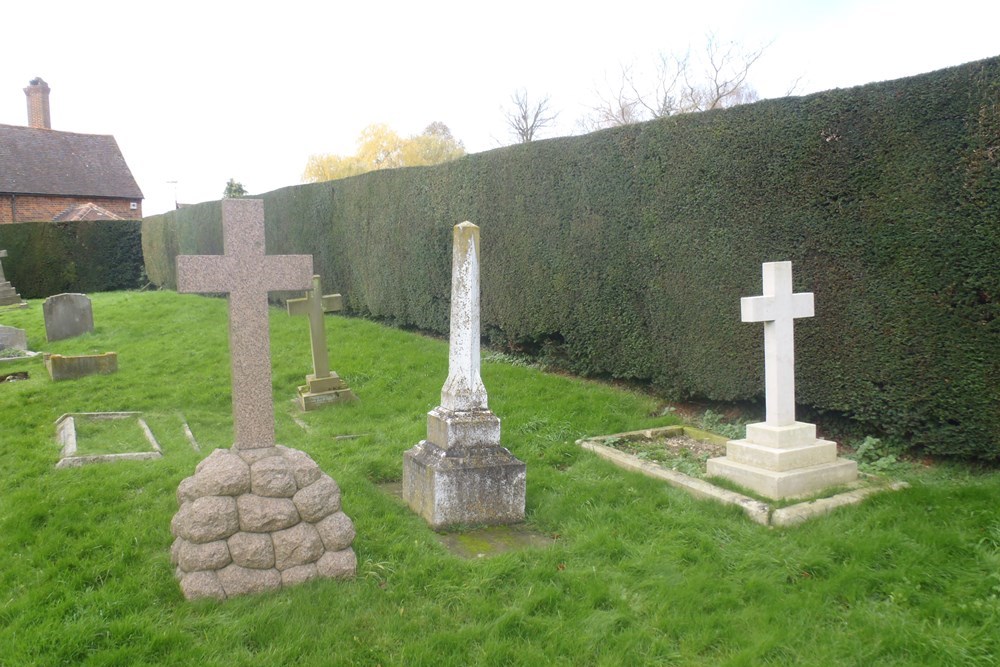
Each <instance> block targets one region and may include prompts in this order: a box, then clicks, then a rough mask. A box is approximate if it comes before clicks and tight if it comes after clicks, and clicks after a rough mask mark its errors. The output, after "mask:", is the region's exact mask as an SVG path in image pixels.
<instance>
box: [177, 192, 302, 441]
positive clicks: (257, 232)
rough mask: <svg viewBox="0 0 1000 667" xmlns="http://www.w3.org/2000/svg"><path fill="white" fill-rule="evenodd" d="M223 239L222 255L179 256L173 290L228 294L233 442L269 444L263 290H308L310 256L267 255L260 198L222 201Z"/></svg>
mask: <svg viewBox="0 0 1000 667" xmlns="http://www.w3.org/2000/svg"><path fill="white" fill-rule="evenodd" d="M222 239H223V240H222V244H223V254H222V255H180V256H178V257H177V291H178V292H202V293H220V292H221V293H225V294H226V295H227V299H228V301H229V352H230V363H231V368H232V400H233V434H234V443H233V446H234V447H236V448H237V449H257V448H267V447H273V446H274V445H275V438H274V398H273V396H272V393H271V346H270V338H269V320H268V311H269V307H268V301H267V295H268V292H272V291H287V290H307V289H309V287H310V284H311V278H312V256H311V255H266V254H265V252H264V250H265V249H264V202H263V201H262V200H259V199H225V200H223V201H222Z"/></svg>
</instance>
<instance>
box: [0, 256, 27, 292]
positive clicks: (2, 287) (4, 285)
mask: <svg viewBox="0 0 1000 667" xmlns="http://www.w3.org/2000/svg"><path fill="white" fill-rule="evenodd" d="M6 256H7V251H6V250H0V257H6ZM20 305H24V301H23V300H22V299H21V295H20V294H18V293H17V290H15V289H14V286H13V285H11V284H10V282H9V281H8V280H7V278H6V277H4V275H3V262H0V306H20Z"/></svg>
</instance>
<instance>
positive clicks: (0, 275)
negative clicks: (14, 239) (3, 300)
mask: <svg viewBox="0 0 1000 667" xmlns="http://www.w3.org/2000/svg"><path fill="white" fill-rule="evenodd" d="M6 256H7V251H6V250H0V257H6ZM6 281H7V279H6V278H4V275H3V262H0V283H2V282H6Z"/></svg>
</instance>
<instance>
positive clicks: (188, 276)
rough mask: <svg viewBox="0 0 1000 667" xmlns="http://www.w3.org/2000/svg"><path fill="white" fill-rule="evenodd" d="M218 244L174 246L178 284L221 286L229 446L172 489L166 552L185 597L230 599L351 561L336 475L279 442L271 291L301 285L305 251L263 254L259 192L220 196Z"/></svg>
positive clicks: (346, 571) (347, 569) (191, 288)
mask: <svg viewBox="0 0 1000 667" xmlns="http://www.w3.org/2000/svg"><path fill="white" fill-rule="evenodd" d="M222 235H223V250H224V253H225V254H223V255H216V256H208V255H206V256H180V257H178V258H177V289H178V291H182V292H225V293H227V294H228V298H229V345H230V356H231V364H232V384H233V422H234V424H233V430H234V436H235V437H234V444H233V447H232V449H216V450H215V451H213V452H212V454H210V455H209V456H208V457H207V458H206V459H205V460H203V461H202V462H201V463H199V464H198V467H197V468H196V469H195V474H194V475H193V476H191V477H188V478H186V479H184V480H183V481H182V482H181V483H180V486H179V487H178V489H177V499H178V502H179V503H180V509H179V511H178V512H177V514H175V515H174V518H173V520H172V521H171V524H170V529H171V532H172V533H173V535H174V537H175V540H174V543H173V546H172V548H171V560H172V562H173V563H174V565H175V566H176V567H177V570H176V572H175V574H176V576H177V578H178V579H179V580H180V585H181V590H182V591H183V592H184V596H185V597H186V598H188V599H196V598H204V597H210V598H216V599H226V598H229V597H232V596H235V595H244V594H249V593H259V592H263V591H274V590H277V589H279V588H282V587H283V586H290V585H294V584H300V583H303V582H306V581H309V580H310V579H315V578H317V577H326V578H348V577H353V576H354V574H355V572H356V571H357V557H356V556H355V553H354V550H353V549H352V548H351V543H352V542H353V541H354V535H355V532H354V524H353V522H352V521H351V519H350V518H349V517H348V516H347V515H346V514H345V513H344V512H343V511H342V509H341V495H340V487H339V486H338V485H337V483H336V482H335V481H334V480H333V479H332V478H331V477H329V476H328V475H326V474H324V473H323V471H322V470H320V468H319V466H317V465H316V463H315V461H313V460H312V459H311V458H310V457H309V455H308V454H306V453H305V452H301V451H298V450H295V449H291V448H288V447H283V446H281V445H276V444H275V439H274V400H273V397H272V395H271V356H270V342H269V338H268V331H269V326H268V325H269V323H268V310H269V308H268V303H267V293H268V292H269V291H271V290H304V289H308V287H309V283H310V276H311V275H312V258H311V257H310V256H308V255H274V256H272V255H265V254H264V204H263V202H262V201H260V200H253V199H226V200H223V202H222Z"/></svg>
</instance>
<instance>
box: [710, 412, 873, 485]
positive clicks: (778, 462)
mask: <svg viewBox="0 0 1000 667" xmlns="http://www.w3.org/2000/svg"><path fill="white" fill-rule="evenodd" d="M707 472H708V474H709V475H710V476H716V477H722V478H725V479H728V480H730V481H733V482H736V483H737V484H739V485H740V486H743V487H745V488H747V489H750V490H751V491H754V492H755V493H759V494H760V495H762V496H765V497H767V498H772V499H776V500H777V499H782V498H795V497H799V496H807V495H811V494H814V493H819V492H820V491H822V490H823V489H826V488H829V487H831V486H838V485H841V484H849V483H851V482H853V481H855V480H856V479H857V478H858V464H857V463H855V462H854V461H849V460H847V459H840V458H837V443H835V442H831V441H830V440H819V439H817V438H816V426H815V425H813V424H804V423H801V422H795V423H794V424H791V425H788V426H770V425H768V424H766V423H761V424H749V425H747V437H746V439H745V440H730V441H729V442H728V443H727V444H726V456H724V457H721V458H715V459H709V460H708V462H707Z"/></svg>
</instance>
